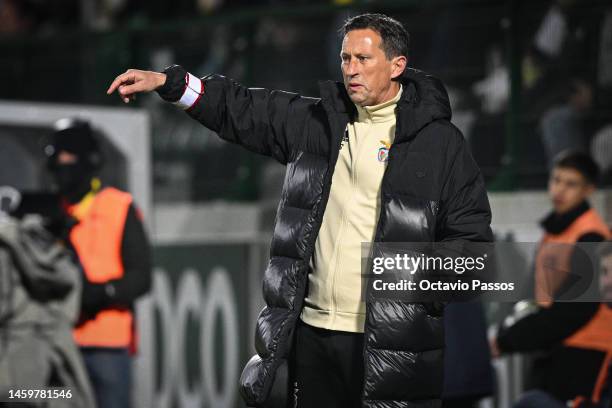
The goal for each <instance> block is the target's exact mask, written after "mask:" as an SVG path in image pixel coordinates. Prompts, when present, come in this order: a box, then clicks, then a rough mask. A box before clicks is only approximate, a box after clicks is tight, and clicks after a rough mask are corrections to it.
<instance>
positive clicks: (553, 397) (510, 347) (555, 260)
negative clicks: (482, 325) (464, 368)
mask: <svg viewBox="0 0 612 408" xmlns="http://www.w3.org/2000/svg"><path fill="white" fill-rule="evenodd" d="M598 176H599V170H598V167H597V165H596V164H595V162H594V161H593V159H592V158H591V157H590V156H588V155H587V154H585V153H582V152H576V151H567V152H563V153H561V154H560V155H559V156H558V157H557V158H556V160H555V165H554V168H553V170H552V172H551V175H550V181H549V185H548V191H549V195H550V199H551V201H552V204H553V210H552V211H551V213H550V214H549V215H548V216H547V217H546V218H545V219H544V220H543V222H542V227H543V228H544V237H543V239H542V240H541V242H540V246H539V248H538V252H537V254H536V263H535V265H536V266H535V291H534V294H535V299H536V302H537V305H527V304H526V303H525V302H520V303H519V305H520V307H522V309H521V310H519V311H518V313H517V314H516V315H515V316H511V317H510V319H507V321H508V322H507V324H506V325H505V326H503V327H502V328H501V329H500V332H499V333H498V335H497V338H496V339H493V341H492V352H493V355H494V356H499V355H500V354H501V353H513V352H534V351H541V352H543V353H544V355H543V356H541V357H538V358H537V359H536V361H535V362H534V370H533V373H534V377H536V378H534V379H533V380H534V384H532V386H531V388H532V389H531V390H529V391H528V392H527V393H525V394H524V396H523V397H521V399H520V400H519V401H518V402H517V403H516V404H515V407H516V408H530V407H534V408H535V407H538V408H546V407H566V406H568V405H567V404H568V403H569V402H572V401H573V405H572V406H580V405H579V404H583V405H582V406H588V405H584V404H588V403H591V402H593V403H597V402H599V399H600V393H601V387H602V384H603V381H604V380H605V377H606V373H607V367H608V365H609V362H610V357H611V356H612V309H610V308H609V307H608V306H607V305H605V304H604V303H597V302H585V301H580V300H579V299H578V300H577V299H576V297H575V295H576V293H575V291H573V290H572V289H573V286H574V285H576V282H579V281H580V279H578V280H574V279H572V278H573V277H576V276H580V277H582V278H585V277H588V276H591V277H593V276H592V275H589V274H590V273H591V272H592V264H590V258H591V257H588V256H587V257H586V258H589V259H586V258H585V255H586V254H585V252H589V248H588V247H587V246H586V245H585V246H581V247H574V244H576V243H587V242H601V241H603V240H605V239H609V238H610V237H611V234H610V229H609V227H608V226H607V225H606V224H605V222H604V221H603V219H602V218H601V217H600V216H599V214H598V213H597V212H596V211H595V210H594V209H593V208H591V207H590V205H589V202H588V198H589V197H590V196H591V194H592V193H593V192H594V191H595V185H596V183H597V180H598ZM564 244H569V245H564ZM586 280H588V279H585V281H586ZM572 300H574V301H573V302H572ZM520 307H519V308H520Z"/></svg>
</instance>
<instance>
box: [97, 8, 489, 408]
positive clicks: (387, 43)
mask: <svg viewBox="0 0 612 408" xmlns="http://www.w3.org/2000/svg"><path fill="white" fill-rule="evenodd" d="M340 32H341V33H342V35H343V43H342V49H341V51H340V61H339V62H340V66H341V70H342V74H343V79H344V83H343V84H342V83H335V82H332V81H325V82H321V83H320V92H321V98H306V97H302V96H300V95H296V94H293V93H289V92H282V91H269V90H266V89H249V88H246V87H244V86H242V85H240V84H238V83H236V82H235V81H232V80H230V79H228V78H225V77H223V76H219V75H209V76H207V77H204V78H202V79H199V78H197V77H195V76H194V75H192V74H190V73H188V72H187V71H186V70H185V69H184V68H183V67H181V66H177V65H175V66H172V67H169V68H167V69H166V70H165V71H164V72H163V73H158V72H150V71H141V70H128V71H127V72H126V73H124V74H122V75H119V76H118V77H117V78H116V79H115V80H114V81H113V83H112V84H111V85H110V87H109V89H108V91H107V93H109V94H110V93H112V92H114V91H115V90H118V92H119V94H120V96H121V98H122V99H123V100H124V102H129V100H130V98H131V97H132V96H134V95H135V94H137V93H139V92H149V91H154V90H156V91H157V92H158V93H159V95H160V96H161V97H162V98H163V99H165V100H166V101H169V102H174V103H176V104H177V105H178V106H180V107H182V108H183V109H185V110H186V112H187V113H188V114H189V115H190V116H191V117H192V118H194V119H196V120H198V121H199V122H200V123H202V124H203V125H204V126H206V127H208V128H209V129H211V130H213V131H215V132H217V133H218V134H219V136H220V137H221V138H223V139H225V140H227V141H230V142H233V143H237V144H240V145H243V146H244V147H246V148H247V149H249V150H252V151H254V152H257V153H261V154H264V155H268V156H272V157H273V158H275V159H277V160H278V161H279V162H280V163H282V164H285V165H287V174H286V177H285V182H284V187H283V192H282V199H281V203H280V205H279V208H278V212H277V218H276V225H275V228H274V238H273V240H272V245H271V259H270V263H269V265H268V268H267V270H266V272H265V277H264V299H265V301H266V304H267V306H266V307H265V308H264V309H263V310H262V311H261V313H260V317H259V319H258V324H257V330H256V332H257V333H256V349H257V352H258V355H256V356H254V357H253V358H251V360H250V361H249V362H248V363H247V366H246V367H245V369H244V371H243V373H242V376H241V379H240V383H241V387H240V388H241V393H242V396H243V398H244V399H245V400H246V402H247V404H248V405H250V406H266V407H276V406H278V407H280V406H282V407H285V406H287V405H286V404H287V399H290V400H293V401H292V403H293V406H297V407H300V408H308V407H313V408H314V407H316V408H325V407H330V408H331V407H333V408H338V407H358V406H370V407H374V406H398V407H399V406H439V405H440V403H441V402H440V399H441V394H442V387H443V349H444V333H443V321H442V319H441V316H442V315H443V311H444V308H443V305H442V304H439V303H437V302H425V303H423V304H421V303H407V302H401V301H399V300H384V301H381V300H372V299H371V298H368V301H367V302H366V299H364V297H363V290H364V289H366V288H365V287H364V286H365V285H364V281H363V277H362V270H361V244H362V242H372V241H374V242H398V241H403V242H415V241H416V242H432V241H450V240H473V241H490V240H491V238H492V234H491V230H490V227H489V224H490V220H491V213H490V208H489V203H488V200H487V195H486V191H485V187H484V182H483V180H482V176H481V174H480V170H479V169H478V167H477V165H476V164H475V162H474V161H473V159H472V157H471V155H470V153H469V149H468V147H467V145H466V142H465V140H464V138H463V136H462V135H461V132H460V131H459V130H458V129H457V128H455V127H454V126H453V125H451V124H450V116H451V111H450V105H449V101H448V96H447V94H446V91H445V89H444V86H443V85H442V83H441V82H440V81H439V80H437V79H435V78H433V77H431V76H429V75H427V74H425V73H423V72H421V71H417V70H414V69H411V68H407V67H406V64H407V57H408V42H409V41H408V38H409V37H408V33H407V31H406V29H405V28H404V27H403V25H402V24H401V23H399V22H398V21H396V20H394V19H392V18H390V17H388V16H384V15H381V14H364V15H360V16H356V17H353V18H350V19H348V20H347V21H345V23H344V25H343V27H342V28H341V30H340ZM271 68H272V67H271ZM383 174H384V177H383ZM366 296H367V292H366ZM370 296H372V295H370ZM294 340H295V342H294Z"/></svg>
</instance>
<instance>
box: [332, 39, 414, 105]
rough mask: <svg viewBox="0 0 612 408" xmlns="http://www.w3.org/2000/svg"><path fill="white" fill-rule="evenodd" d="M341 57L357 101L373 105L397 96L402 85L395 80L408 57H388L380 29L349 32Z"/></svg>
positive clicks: (348, 85)
mask: <svg viewBox="0 0 612 408" xmlns="http://www.w3.org/2000/svg"><path fill="white" fill-rule="evenodd" d="M340 58H341V61H342V77H343V79H344V86H345V88H346V91H347V92H348V95H349V97H350V98H351V100H352V101H353V103H355V104H356V105H359V106H372V105H378V104H380V103H383V102H386V101H388V100H390V99H393V97H395V95H396V94H397V91H398V89H399V84H398V83H397V82H395V81H392V79H393V78H396V77H398V76H399V75H401V73H402V72H403V71H404V68H405V67H406V57H404V56H399V57H394V58H392V59H390V60H389V59H387V57H386V55H385V52H384V51H383V49H382V38H381V37H380V35H379V34H378V33H377V32H375V31H373V30H371V29H369V28H367V29H363V30H353V31H349V32H348V33H347V34H346V35H345V36H344V40H343V41H342V51H341V53H340Z"/></svg>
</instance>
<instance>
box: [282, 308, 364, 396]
mask: <svg viewBox="0 0 612 408" xmlns="http://www.w3.org/2000/svg"><path fill="white" fill-rule="evenodd" d="M294 353H295V354H294V364H293V373H292V384H293V401H290V403H289V406H290V407H294V408H344V407H346V408H349V407H350V408H359V407H360V406H361V393H362V388H363V372H364V370H363V364H364V362H363V334H361V333H348V332H340V331H332V330H326V329H320V328H318V327H312V326H310V325H308V324H306V323H304V322H302V321H301V320H300V321H298V324H297V329H296V339H295V349H294Z"/></svg>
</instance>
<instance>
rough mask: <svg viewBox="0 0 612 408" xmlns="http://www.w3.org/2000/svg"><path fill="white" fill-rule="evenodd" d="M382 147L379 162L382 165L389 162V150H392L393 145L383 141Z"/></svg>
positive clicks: (379, 151) (379, 152)
mask: <svg viewBox="0 0 612 408" xmlns="http://www.w3.org/2000/svg"><path fill="white" fill-rule="evenodd" d="M380 143H382V146H381V147H380V148H379V149H378V161H379V162H381V163H386V162H387V160H389V149H390V148H391V143H388V142H385V141H384V140H381V141H380Z"/></svg>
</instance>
